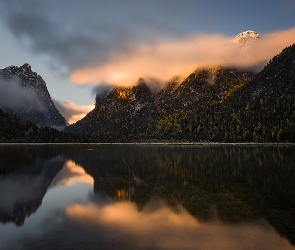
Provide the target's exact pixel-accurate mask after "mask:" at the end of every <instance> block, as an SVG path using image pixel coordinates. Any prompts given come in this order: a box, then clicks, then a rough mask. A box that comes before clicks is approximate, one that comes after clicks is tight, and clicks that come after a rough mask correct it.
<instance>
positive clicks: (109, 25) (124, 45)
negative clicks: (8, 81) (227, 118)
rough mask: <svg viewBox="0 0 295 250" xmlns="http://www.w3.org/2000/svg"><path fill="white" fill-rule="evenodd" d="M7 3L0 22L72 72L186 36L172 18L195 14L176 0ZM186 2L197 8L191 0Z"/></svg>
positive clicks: (13, 0) (39, 51) (13, 1)
mask: <svg viewBox="0 0 295 250" xmlns="http://www.w3.org/2000/svg"><path fill="white" fill-rule="evenodd" d="M0 1H1V0H0ZM2 2H3V3H2V6H3V8H1V9H2V11H1V10H0V13H1V18H2V19H3V20H4V22H5V23H6V25H7V26H8V28H9V29H10V31H11V32H12V33H13V34H14V35H15V36H16V37H17V38H18V39H19V40H20V41H21V42H23V43H24V44H26V45H27V48H30V49H31V50H32V51H33V52H36V53H43V54H47V55H49V56H50V57H51V58H52V59H53V60H54V61H55V64H57V63H59V64H60V65H61V66H63V67H65V68H67V70H69V71H71V70H73V69H75V68H77V67H80V66H83V65H84V66H85V65H92V64H96V63H97V62H104V61H106V60H108V59H109V57H112V56H116V55H117V54H118V53H121V54H125V55H126V54H127V53H128V51H129V49H132V47H133V44H134V43H135V44H136V43H137V42H139V41H143V40H145V41H149V42H154V41H155V40H158V39H161V38H162V37H163V34H166V35H169V36H172V35H173V36H175V35H179V34H183V33H184V32H183V31H182V28H181V27H179V25H177V24H176V22H175V23H174V24H172V22H171V20H173V17H174V18H175V17H176V16H178V17H179V14H180V13H182V12H186V13H187V15H189V14H191V15H192V14H194V13H195V10H192V9H190V8H189V9H187V8H185V7H184V6H185V5H184V4H183V2H182V3H180V2H178V1H176V0H170V1H168V0H164V1H160V2H153V3H152V2H142V1H140V2H139V1H135V0H128V1H119V0H114V1H97V0H89V1H87V4H85V2H83V1H79V0H76V1H72V0H64V1H57V0H52V1H50V2H47V1H45V2H44V1H43V2H42V3H41V2H40V1H37V0H27V1H25V2H24V1H22V0H11V1H5V0H3V1H2ZM186 2H187V3H189V4H190V5H191V6H195V5H196V3H194V1H191V0H186ZM36 9H38V11H36ZM164 13H165V14H164ZM182 18H183V17H182ZM184 19H188V17H184Z"/></svg>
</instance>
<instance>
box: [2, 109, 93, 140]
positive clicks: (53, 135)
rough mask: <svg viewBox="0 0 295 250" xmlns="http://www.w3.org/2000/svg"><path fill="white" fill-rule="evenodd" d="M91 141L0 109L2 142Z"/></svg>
mask: <svg viewBox="0 0 295 250" xmlns="http://www.w3.org/2000/svg"><path fill="white" fill-rule="evenodd" d="M5 142H6V143H64V142H69V143H71V142H73V143H76V142H89V140H88V139H87V137H85V136H80V135H75V134H69V133H66V132H63V131H59V130H57V129H54V128H51V127H43V126H42V127H38V126H37V124H36V123H33V122H30V121H25V120H22V119H20V118H19V117H17V116H16V115H12V114H8V113H5V112H3V110H1V109H0V143H5Z"/></svg>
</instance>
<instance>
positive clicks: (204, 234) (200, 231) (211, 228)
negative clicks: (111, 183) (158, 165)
mask: <svg viewBox="0 0 295 250" xmlns="http://www.w3.org/2000/svg"><path fill="white" fill-rule="evenodd" d="M157 202H158V204H157V205H156V209H155V204H153V202H152V201H151V202H150V203H149V204H148V205H147V206H146V207H145V208H144V209H143V211H138V208H137V206H136V204H134V203H131V202H126V201H124V202H117V203H113V204H107V205H104V206H101V205H99V204H86V205H81V204H73V205H70V206H68V207H67V208H66V210H65V211H66V212H65V213H66V216H67V217H68V218H69V219H70V220H71V221H75V222H77V223H78V224H79V226H80V227H81V229H82V230H83V231H91V232H95V231H96V230H98V229H99V230H101V229H102V228H105V232H111V233H110V234H109V235H105V237H106V239H105V240H106V241H108V240H110V241H118V242H120V241H122V242H124V241H126V240H127V239H128V240H127V241H128V242H132V245H133V246H134V247H136V248H137V249H150V248H153V249H294V247H293V246H292V245H291V244H290V243H289V242H288V241H287V240H285V239H283V238H282V237H280V236H279V235H277V234H276V232H275V230H274V229H273V228H272V227H271V226H270V225H268V224H267V223H266V222H265V221H261V222H253V223H250V222H249V223H241V224H222V223H219V222H216V221H214V222H212V223H200V222H198V221H197V220H196V219H195V218H194V217H193V216H191V215H190V214H189V213H188V212H187V211H185V210H184V209H182V208H180V209H179V210H178V211H172V210H171V209H170V208H169V207H168V206H167V205H166V204H165V203H164V202H161V201H157ZM151 208H152V209H151Z"/></svg>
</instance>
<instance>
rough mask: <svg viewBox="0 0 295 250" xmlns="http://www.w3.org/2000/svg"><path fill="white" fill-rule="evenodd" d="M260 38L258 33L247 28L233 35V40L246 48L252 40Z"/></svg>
mask: <svg viewBox="0 0 295 250" xmlns="http://www.w3.org/2000/svg"><path fill="white" fill-rule="evenodd" d="M259 38H260V35H259V34H258V33H257V32H255V31H253V30H247V31H244V32H242V33H240V34H238V35H237V36H235V37H234V39H233V42H235V43H238V45H239V46H241V47H244V48H248V47H250V46H251V45H252V43H253V42H254V41H256V40H257V39H259Z"/></svg>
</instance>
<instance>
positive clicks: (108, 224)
mask: <svg viewBox="0 0 295 250" xmlns="http://www.w3.org/2000/svg"><path fill="white" fill-rule="evenodd" d="M89 149H91V150H89ZM294 151H295V148H294V147H293V146H225V145H222V146H217V145H216V146H189V145H185V146H175V145H174V146H172V145H169V146H167V145H83V146H82V145H76V146H69V145H66V146H42V147H34V146H23V147H20V146H19V147H12V146H10V147H4V146H1V147H0V157H1V159H3V161H2V165H1V166H0V173H3V174H2V175H0V199H1V204H0V219H1V223H2V224H0V235H1V238H0V249H40V248H42V249H295V247H294V245H292V244H294V243H295V209H294V208H295V199H294V198H295V194H294V192H295V187H294V186H295V182H294V181H295V161H294V153H295V152H294ZM15 154H17V155H18V159H17V160H15V159H14V158H13V157H12V155H15ZM5 157H6V158H5ZM14 161H17V162H14ZM5 166H9V167H5ZM26 180H28V181H26ZM41 183H42V184H41ZM49 185H50V186H49ZM17 190H19V191H17ZM46 191H47V193H46ZM32 204H37V205H32ZM16 214H21V215H22V218H23V219H22V220H16V219H15V218H16V216H15V215H16ZM25 217H27V218H26V219H25ZM19 221H21V223H20V222H19ZM9 222H11V223H9ZM14 224H17V225H21V227H15V225H14Z"/></svg>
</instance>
